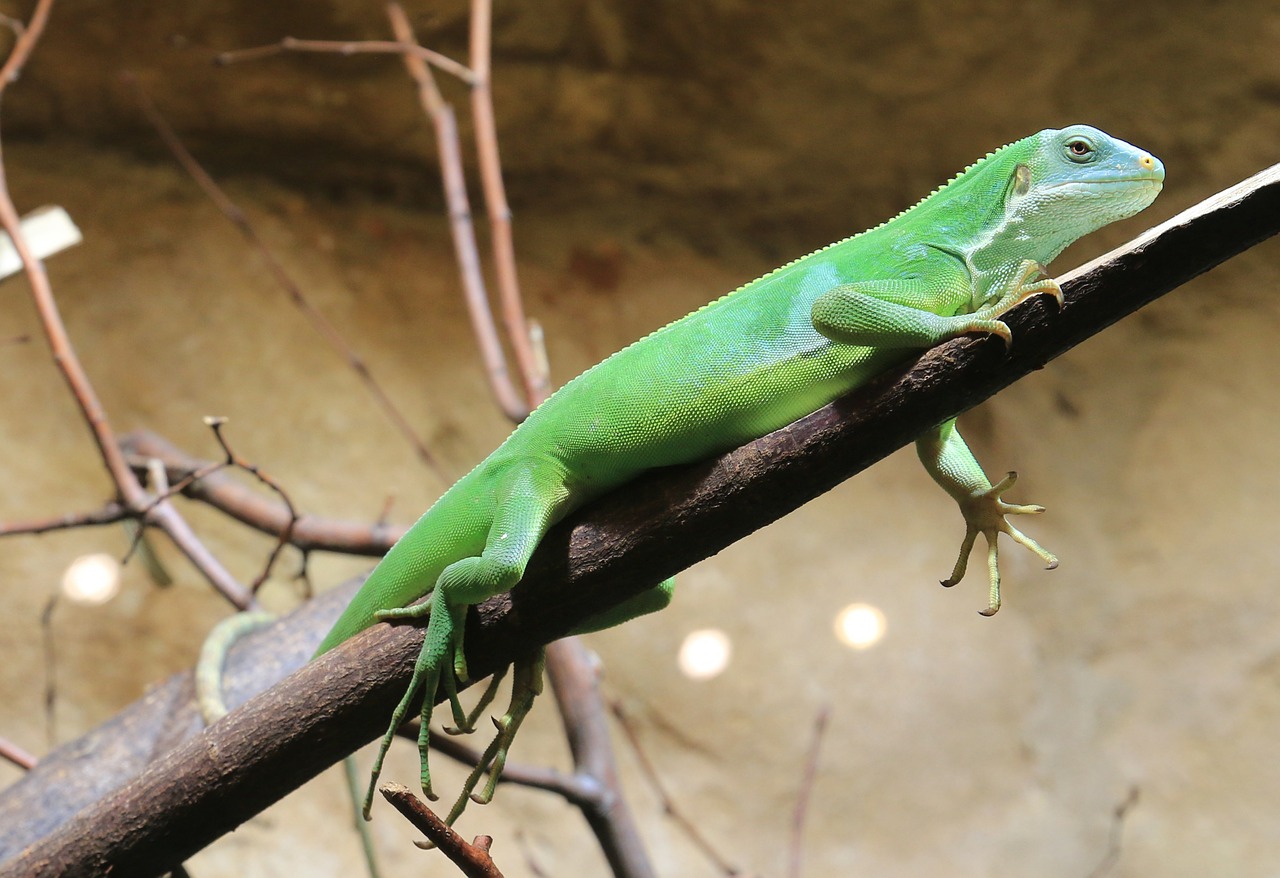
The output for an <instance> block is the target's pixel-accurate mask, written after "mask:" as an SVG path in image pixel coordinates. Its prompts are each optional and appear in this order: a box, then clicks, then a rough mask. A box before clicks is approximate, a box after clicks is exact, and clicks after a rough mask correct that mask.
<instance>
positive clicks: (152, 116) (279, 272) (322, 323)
mask: <svg viewBox="0 0 1280 878" xmlns="http://www.w3.org/2000/svg"><path fill="white" fill-rule="evenodd" d="M120 78H121V81H123V82H124V83H125V85H127V86H129V87H130V88H131V89H132V90H133V92H134V96H135V98H136V100H137V102H138V106H139V108H140V109H141V110H142V113H143V115H145V116H146V117H147V121H149V122H150V123H151V126H152V127H153V128H155V130H156V133H157V134H159V135H160V139H161V140H163V141H164V143H165V146H167V147H168V148H169V151H170V152H171V153H173V157H174V158H175V159H176V160H177V162H178V164H179V165H181V166H182V168H183V170H185V171H186V172H187V173H188V174H189V175H190V176H191V178H192V179H193V180H195V182H196V184H197V185H198V186H199V187H200V188H201V189H203V190H204V193H205V194H206V195H207V196H209V199H210V200H211V201H212V202H213V203H214V205H215V206H216V207H217V208H218V210H220V211H222V214H223V216H225V217H226V218H227V219H228V220H229V221H230V222H231V224H232V225H234V226H235V227H236V230H237V231H239V232H240V235H241V236H242V237H243V238H244V239H245V241H247V242H248V244H249V246H251V247H253V248H254V249H255V250H256V251H257V252H258V255H259V257H260V258H261V259H262V260H263V262H265V263H266V266H267V270H268V271H270V272H271V276H272V277H273V278H275V281H276V283H277V284H279V286H280V287H281V289H283V290H284V291H285V294H286V295H288V297H289V301H291V302H292V303H293V304H294V306H295V307H296V308H297V309H298V310H299V311H301V312H302V314H303V316H305V317H306V318H307V320H308V321H309V322H310V323H311V326H312V328H313V329H314V330H315V331H316V332H317V333H318V334H319V335H320V337H321V338H323V339H324V340H325V342H326V343H327V344H328V345H329V347H330V348H332V349H333V351H334V352H335V353H337V354H338V355H339V356H340V357H342V358H343V359H344V360H345V361H346V363H347V365H348V366H349V367H350V368H351V371H353V372H355V374H356V376H357V377H358V378H359V379H360V381H361V383H363V384H364V386H365V389H366V390H367V391H368V392H369V395H370V396H372V397H373V399H374V402H376V403H377V404H378V407H379V408H381V409H382V411H383V414H384V415H386V417H387V419H388V420H389V421H391V423H392V424H393V425H394V426H395V428H396V429H397V430H399V431H400V434H401V435H402V436H404V438H405V439H406V440H407V441H408V442H409V444H410V445H412V446H413V449H414V451H415V452H417V455H418V457H419V458H420V459H421V460H422V462H423V463H425V464H426V465H427V466H428V467H430V468H431V469H432V470H433V471H434V472H435V474H436V475H437V477H439V478H440V480H441V481H448V480H449V479H448V478H447V476H446V475H445V472H444V470H443V468H442V467H441V466H440V464H439V462H438V461H437V460H436V459H435V456H434V455H433V454H432V453H431V451H430V450H429V449H428V448H427V445H426V443H425V442H424V441H423V440H422V437H421V436H419V435H418V433H417V431H415V430H414V429H413V426H412V425H411V424H410V423H409V421H408V419H407V418H406V417H405V416H404V414H403V413H402V412H401V411H400V409H399V408H398V407H397V406H396V404H395V403H394V402H393V401H392V400H391V397H390V396H389V395H388V394H387V392H386V391H385V390H384V389H383V387H382V385H381V384H379V383H378V381H377V379H376V378H374V377H373V373H372V372H371V371H370V370H369V366H368V364H367V363H366V362H365V361H364V358H363V357H361V356H360V355H359V354H358V353H356V351H355V349H354V348H352V347H351V345H350V344H348V343H347V340H346V339H345V338H343V337H342V333H340V332H338V329H337V327H335V326H334V325H333V323H331V322H330V321H329V319H328V318H327V317H325V316H324V315H323V314H321V313H320V311H319V310H317V309H316V307H315V306H314V305H312V304H311V301H310V300H309V299H308V298H307V297H306V295H305V294H303V292H302V288H301V287H300V286H298V284H297V282H296V281H295V280H294V279H293V276H292V275H290V274H289V272H288V271H287V270H285V267H284V265H283V263H281V262H280V260H279V259H277V258H276V255H275V253H274V252H273V251H272V250H271V248H269V247H268V246H267V244H266V241H264V240H263V239H262V236H261V235H259V234H258V230H257V229H256V228H255V227H254V226H253V224H252V223H250V222H249V217H248V216H247V215H246V214H245V212H244V211H243V210H241V209H240V207H239V205H237V204H236V203H235V202H234V201H232V200H231V198H230V197H229V196H228V195H227V193H226V192H225V191H223V189H222V187H220V186H219V185H218V184H217V183H216V182H215V181H214V179H213V177H211V176H210V175H209V172H208V171H206V170H205V169H204V167H203V166H201V164H200V163H199V162H198V161H196V158H195V156H193V155H192V154H191V152H190V151H189V150H188V149H187V148H186V146H185V145H184V144H183V143H182V141H181V140H180V139H179V138H178V135H177V133H176V132H175V131H174V130H173V128H172V127H171V126H170V125H169V123H168V122H167V121H166V120H165V118H164V117H163V116H161V115H160V111H159V110H158V109H157V108H156V105H155V104H154V103H153V102H152V100H151V98H150V96H148V95H147V93H146V92H145V91H143V89H142V85H141V84H140V83H139V82H138V78H137V77H136V76H134V75H133V74H132V73H122V74H121V75H120Z"/></svg>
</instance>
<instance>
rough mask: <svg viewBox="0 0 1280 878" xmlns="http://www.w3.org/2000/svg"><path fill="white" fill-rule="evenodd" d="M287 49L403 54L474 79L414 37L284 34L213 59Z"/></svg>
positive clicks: (252, 57)
mask: <svg viewBox="0 0 1280 878" xmlns="http://www.w3.org/2000/svg"><path fill="white" fill-rule="evenodd" d="M288 52H315V53H319V54H322V55H403V56H405V57H409V58H416V59H417V60H419V61H423V62H425V63H427V64H430V65H432V66H433V67H437V68H439V69H440V70H443V71H444V72H445V73H448V74H449V75H450V76H456V77H457V78H458V79H460V80H462V81H463V82H465V83H468V84H470V83H472V82H474V81H475V74H474V73H473V72H472V71H470V70H468V69H467V67H466V66H465V65H463V64H459V63H458V62H457V61H454V60H453V59H452V58H450V57H448V56H447V55H441V54H440V53H439V52H433V51H431V50H430V49H426V48H423V47H422V46H420V45H418V43H417V42H415V41H413V40H401V41H400V42H394V43H393V42H390V41H387V40H300V39H298V38H296V37H285V38H284V39H282V40H280V42H278V43H272V44H271V45H269V46H255V47H253V48H250V49H236V50H233V51H230V52H223V53H221V54H220V55H218V56H217V58H215V59H214V60H215V62H216V63H218V64H223V65H226V64H236V63H239V62H241V61H259V60H261V59H263V58H270V57H273V56H275V55H283V54H285V53H288Z"/></svg>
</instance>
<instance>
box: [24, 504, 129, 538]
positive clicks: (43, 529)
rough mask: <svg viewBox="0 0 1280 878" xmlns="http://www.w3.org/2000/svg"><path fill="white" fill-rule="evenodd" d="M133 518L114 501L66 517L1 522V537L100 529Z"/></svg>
mask: <svg viewBox="0 0 1280 878" xmlns="http://www.w3.org/2000/svg"><path fill="white" fill-rule="evenodd" d="M133 517H134V513H133V511H132V510H130V509H129V508H128V507H127V506H125V505H124V504H123V503H117V502H115V501H112V502H110V503H108V504H106V505H105V506H103V507H102V508H101V509H94V510H93V511H91V512H68V513H66V514H65V515H52V516H49V517H48V518H33V519H29V520H27V521H9V522H0V537H8V536H16V535H19V534H43V533H49V532H50V531H55V530H69V529H71V528H77V527H99V526H101V525H104V524H115V523H116V522H119V521H124V520H125V519H127V518H133Z"/></svg>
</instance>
